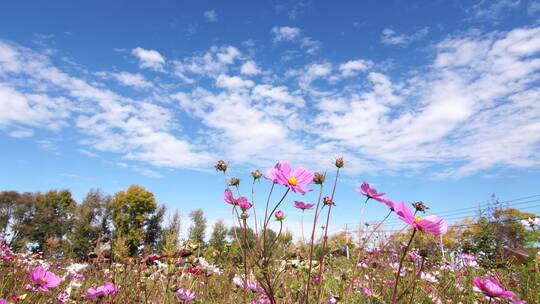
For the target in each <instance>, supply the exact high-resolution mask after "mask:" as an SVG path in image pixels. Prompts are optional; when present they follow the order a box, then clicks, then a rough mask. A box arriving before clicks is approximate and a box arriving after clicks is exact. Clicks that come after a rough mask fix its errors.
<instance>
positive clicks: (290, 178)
mask: <svg viewBox="0 0 540 304" xmlns="http://www.w3.org/2000/svg"><path fill="white" fill-rule="evenodd" d="M287 181H288V182H289V184H290V185H293V186H296V183H297V182H298V181H297V180H296V176H291V177H289V179H288V180H287Z"/></svg>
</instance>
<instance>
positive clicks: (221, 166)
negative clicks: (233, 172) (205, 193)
mask: <svg viewBox="0 0 540 304" xmlns="http://www.w3.org/2000/svg"><path fill="white" fill-rule="evenodd" d="M227 166H228V165H227V163H226V162H225V161H224V160H218V162H217V163H216V165H215V166H214V168H215V169H216V171H222V172H225V171H227Z"/></svg>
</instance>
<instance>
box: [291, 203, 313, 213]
mask: <svg viewBox="0 0 540 304" xmlns="http://www.w3.org/2000/svg"><path fill="white" fill-rule="evenodd" d="M313 206H315V205H314V204H310V203H304V202H301V201H294V208H297V209H302V211H304V210H306V209H311V208H313Z"/></svg>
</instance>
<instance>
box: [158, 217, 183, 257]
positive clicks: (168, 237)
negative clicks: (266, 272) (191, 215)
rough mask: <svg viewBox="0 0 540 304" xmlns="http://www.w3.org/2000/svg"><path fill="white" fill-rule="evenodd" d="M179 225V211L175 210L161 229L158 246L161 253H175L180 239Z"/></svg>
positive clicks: (171, 254)
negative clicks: (161, 236)
mask: <svg viewBox="0 0 540 304" xmlns="http://www.w3.org/2000/svg"><path fill="white" fill-rule="evenodd" d="M180 227H181V222H180V213H179V212H178V210H176V211H175V212H174V214H173V216H172V218H171V219H170V220H169V224H168V225H167V227H166V228H165V229H164V231H163V238H162V240H161V243H162V245H161V246H160V247H161V253H162V254H166V255H168V256H173V255H174V254H175V253H176V251H177V250H178V245H179V239H180Z"/></svg>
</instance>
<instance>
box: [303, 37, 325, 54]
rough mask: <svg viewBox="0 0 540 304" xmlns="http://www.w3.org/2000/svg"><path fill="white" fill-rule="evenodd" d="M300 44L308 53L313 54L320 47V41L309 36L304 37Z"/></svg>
mask: <svg viewBox="0 0 540 304" xmlns="http://www.w3.org/2000/svg"><path fill="white" fill-rule="evenodd" d="M300 46H301V47H302V48H303V49H305V50H306V52H307V53H308V54H310V55H313V54H315V53H316V52H317V51H318V50H319V49H320V48H321V43H320V42H319V41H317V40H313V38H311V37H304V38H302V40H301V42H300Z"/></svg>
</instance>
